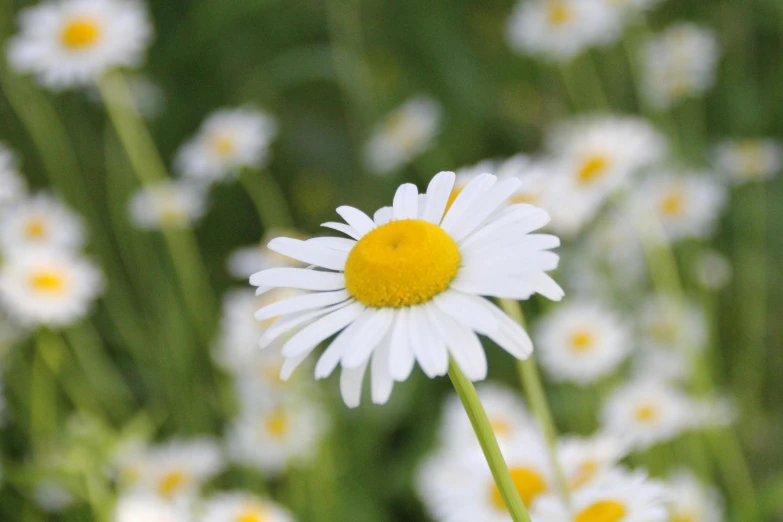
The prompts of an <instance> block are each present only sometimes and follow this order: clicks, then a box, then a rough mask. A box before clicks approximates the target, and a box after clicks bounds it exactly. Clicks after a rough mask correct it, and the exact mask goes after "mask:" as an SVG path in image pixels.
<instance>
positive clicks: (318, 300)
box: [253, 290, 351, 321]
mask: <svg viewBox="0 0 783 522" xmlns="http://www.w3.org/2000/svg"><path fill="white" fill-rule="evenodd" d="M348 299H351V294H349V293H348V291H346V290H337V291H336V292H317V293H312V294H305V295H298V296H295V297H289V298H288V299H283V300H282V301H275V302H274V303H272V304H269V305H267V306H264V307H263V308H261V309H259V310H258V311H257V312H256V313H255V314H253V317H255V319H256V321H265V320H267V319H272V318H273V317H279V316H281V315H287V314H292V313H296V312H304V311H306V310H313V309H314V308H323V307H324V306H329V305H333V304H337V303H342V302H343V301H347V300H348Z"/></svg>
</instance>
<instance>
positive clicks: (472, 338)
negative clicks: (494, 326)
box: [427, 303, 487, 382]
mask: <svg viewBox="0 0 783 522" xmlns="http://www.w3.org/2000/svg"><path fill="white" fill-rule="evenodd" d="M427 312H428V313H429V318H430V322H431V323H432V325H433V326H434V327H435V329H436V330H437V331H438V334H439V335H440V337H441V339H443V340H444V341H445V342H446V346H447V347H448V349H449V352H450V353H451V356H452V357H453V358H454V362H455V363H457V366H459V368H460V369H461V370H462V372H463V373H464V374H465V376H466V377H467V378H468V379H469V380H470V381H473V382H475V381H481V380H484V379H486V378H487V355H486V354H485V353H484V347H482V346H481V342H480V341H479V340H478V337H476V334H475V333H473V330H471V329H470V328H466V327H465V326H463V325H462V324H460V323H459V322H457V321H455V320H454V319H453V318H451V317H450V316H449V315H448V314H445V313H444V312H441V311H440V310H439V309H438V307H437V306H434V305H432V304H431V303H430V304H429V305H428V306H427Z"/></svg>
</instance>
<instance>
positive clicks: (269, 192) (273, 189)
mask: <svg viewBox="0 0 783 522" xmlns="http://www.w3.org/2000/svg"><path fill="white" fill-rule="evenodd" d="M239 182H240V183H241V184H242V186H243V187H244V188H245V191H246V192H247V195H248V196H250V199H251V200H252V201H253V205H254V206H255V208H256V213H257V214H258V219H259V220H260V221H261V224H262V225H263V226H264V228H265V229H266V230H270V229H274V228H278V229H279V228H282V229H290V228H291V227H293V226H294V218H293V216H292V215H291V210H290V209H289V207H288V205H287V204H286V197H285V194H283V190H282V189H281V188H280V185H279V184H278V183H277V181H276V180H275V178H274V177H273V176H272V175H271V174H270V173H269V172H268V171H266V170H250V169H247V170H245V171H243V172H242V173H240V175H239Z"/></svg>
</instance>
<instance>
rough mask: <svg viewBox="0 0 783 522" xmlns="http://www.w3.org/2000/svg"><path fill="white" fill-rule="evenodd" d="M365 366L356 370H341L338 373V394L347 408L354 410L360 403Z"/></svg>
mask: <svg viewBox="0 0 783 522" xmlns="http://www.w3.org/2000/svg"><path fill="white" fill-rule="evenodd" d="M365 371H367V365H366V364H365V365H364V366H360V367H358V368H343V369H342V372H341V373H340V394H341V395H342V396H343V402H345V405H346V406H348V407H349V408H356V407H357V406H359V404H361V402H362V383H363V382H364V373H365Z"/></svg>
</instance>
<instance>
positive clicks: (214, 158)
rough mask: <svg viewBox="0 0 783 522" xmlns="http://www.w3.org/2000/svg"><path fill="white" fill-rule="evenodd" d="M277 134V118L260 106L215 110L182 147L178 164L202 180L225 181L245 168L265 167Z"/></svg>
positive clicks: (205, 181) (181, 172)
mask: <svg viewBox="0 0 783 522" xmlns="http://www.w3.org/2000/svg"><path fill="white" fill-rule="evenodd" d="M276 134H277V122H275V120H274V119H272V117H270V116H269V115H267V114H266V113H264V112H261V111H259V110H256V109H253V108H250V107H240V108H238V109H223V110H219V111H215V112H214V113H212V114H211V115H210V116H209V117H208V118H207V119H206V120H205V121H204V123H202V124H201V127H200V128H199V130H198V132H197V133H196V135H195V136H194V137H192V138H191V139H190V140H188V141H187V142H186V143H185V144H184V145H182V146H181V147H180V149H179V151H178V152H177V157H176V159H175V168H176V170H177V172H179V173H180V174H182V175H183V176H185V177H187V178H191V179H193V180H196V181H198V182H201V183H207V184H208V183H213V182H216V181H223V180H225V179H227V178H229V177H231V176H236V175H237V174H238V173H239V171H240V170H241V169H245V168H260V167H263V166H264V165H265V164H266V162H267V160H268V158H269V146H270V144H271V142H272V140H273V139H274V137H275V135H276Z"/></svg>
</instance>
